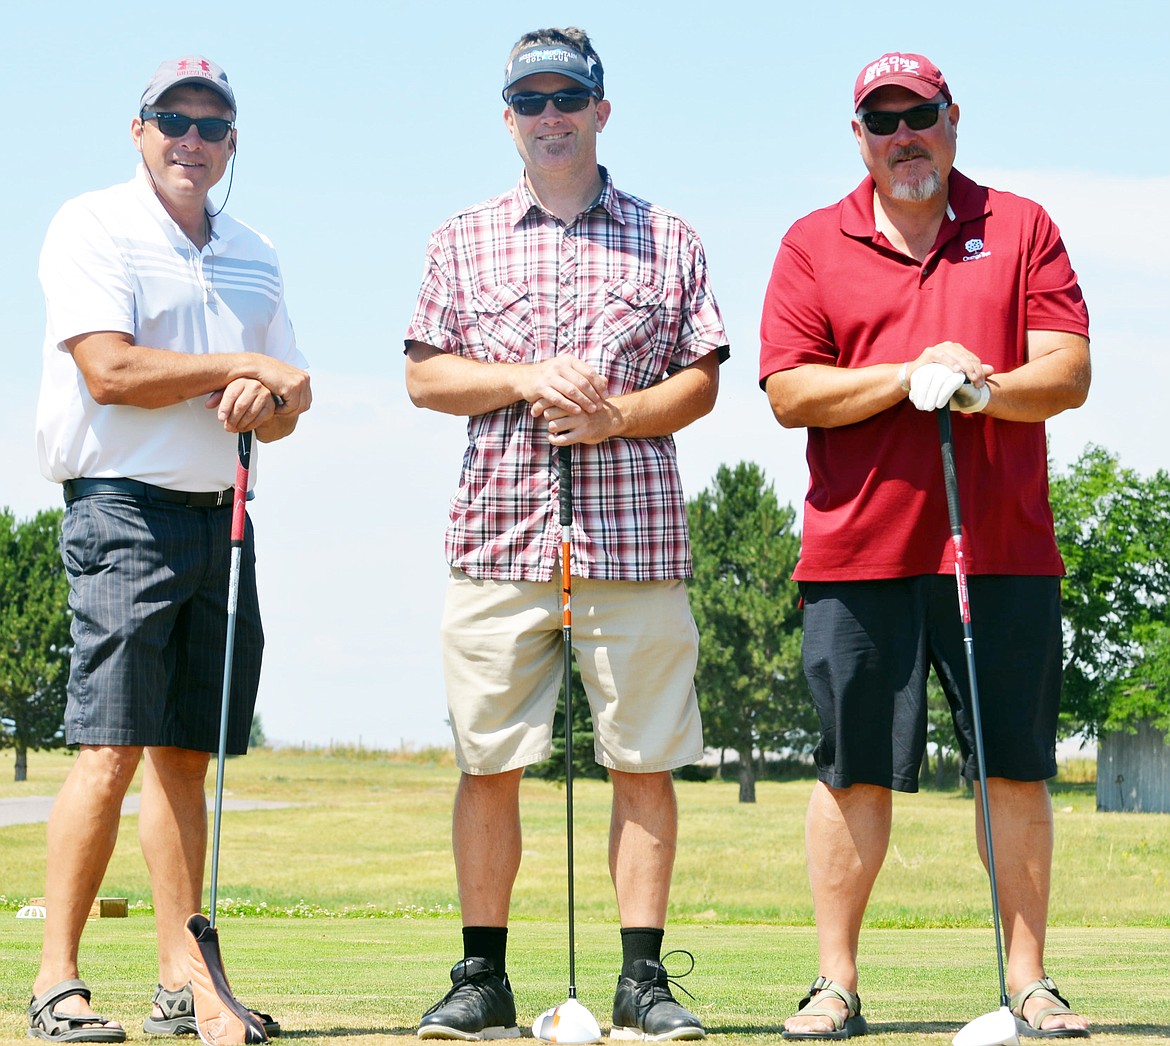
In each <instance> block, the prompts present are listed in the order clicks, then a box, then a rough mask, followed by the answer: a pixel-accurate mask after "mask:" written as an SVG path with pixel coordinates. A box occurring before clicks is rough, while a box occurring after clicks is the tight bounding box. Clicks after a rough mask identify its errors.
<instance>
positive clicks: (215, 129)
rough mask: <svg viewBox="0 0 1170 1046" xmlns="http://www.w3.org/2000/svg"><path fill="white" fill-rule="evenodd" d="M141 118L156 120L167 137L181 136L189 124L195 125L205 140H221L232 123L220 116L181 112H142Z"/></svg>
mask: <svg viewBox="0 0 1170 1046" xmlns="http://www.w3.org/2000/svg"><path fill="white" fill-rule="evenodd" d="M142 119H143V120H157V121H158V129H159V130H160V131H161V132H162V133H163V134H165V135H166V136H167V137H168V138H182V137H183V135H185V134H186V133H187V132H188V131H189V130H191V125H192V124H194V125H195V129H196V131H198V132H199V137H200V138H202V139H203V140H204V141H205V142H222V141H223V140H224V139H225V138H226V137H227V136H228V131H230V130H231V129H232V127H233V126H235V125H234V123H233V121H231V120H225V119H224V118H223V117H222V116H201V117H199V118H198V119H196V118H195V117H194V116H184V115H183V114H182V113H145V112H144V113H143V114H142Z"/></svg>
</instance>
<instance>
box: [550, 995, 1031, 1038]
mask: <svg viewBox="0 0 1170 1046" xmlns="http://www.w3.org/2000/svg"><path fill="white" fill-rule="evenodd" d="M1013 1027H1014V1025H1013ZM532 1034H533V1035H535V1036H536V1037H537V1038H538V1039H543V1040H544V1041H545V1042H600V1041H601V1028H600V1027H598V1024H597V1020H596V1018H594V1016H593V1014H591V1013H590V1012H589V1011H588V1010H587V1009H585V1007H584V1006H582V1005H581V1004H580V1003H579V1002H578V1001H577V1000H576V999H568V1000H566V1001H565V1002H562V1003H561V1004H560V1006H554V1007H553V1008H552V1009H551V1010H545V1011H544V1013H542V1014H541V1015H540V1016H539V1017H537V1018H536V1020H535V1021H533V1022H532Z"/></svg>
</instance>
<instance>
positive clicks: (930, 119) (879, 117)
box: [861, 102, 951, 137]
mask: <svg viewBox="0 0 1170 1046" xmlns="http://www.w3.org/2000/svg"><path fill="white" fill-rule="evenodd" d="M950 104H951V103H950V102H929V103H928V104H926V105H916V106H915V107H914V108H913V109H903V110H902V112H900V113H895V112H885V111H883V110H881V109H875V110H874V111H873V112H870V113H862V114H861V122H862V123H863V124H865V129H866V130H867V131H869V133H870V134H876V135H880V136H882V137H885V136H886V135H888V134H893V133H894V132H895V131H896V130H897V129H898V124H899V123H901V122H902V121H903V120H905V121H906V126H907V127H909V128H910V130H912V131H925V130H926V129H927V128H928V127H933V126H934V125H935V124H936V123H938V114H939V113H941V112H942V111H943V110H944V109H945V108H947V106H949V105H950Z"/></svg>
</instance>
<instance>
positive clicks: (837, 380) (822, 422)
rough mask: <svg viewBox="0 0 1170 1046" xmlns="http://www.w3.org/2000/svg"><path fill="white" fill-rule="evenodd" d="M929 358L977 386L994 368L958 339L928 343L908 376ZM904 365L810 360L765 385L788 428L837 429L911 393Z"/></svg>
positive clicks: (908, 366)
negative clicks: (851, 364)
mask: <svg viewBox="0 0 1170 1046" xmlns="http://www.w3.org/2000/svg"><path fill="white" fill-rule="evenodd" d="M924 363H941V364H943V365H944V366H948V367H951V368H952V369H954V370H955V371H962V372H963V373H964V374H966V375H967V377H968V379H969V380H970V381H971V382H972V383H974V384H975V385H983V384H984V382H985V381H986V380H987V377H988V375H989V374H991V372H992V369H993V368H991V367H989V366H987V365H986V364H983V363H981V362H980V361H979V357H978V356H976V355H975V354H974V353H973V352H971V351H970V350H969V349H967V348H965V347H964V346H962V345H960V344H959V343H958V342H955V341H943V342H939V343H938V344H937V345H928V346H927V347H926V348H925V349H923V350H922V352H920V353H919V354H918V358H917V359H914V360H907V361H906V364H905V367H906V372H905V379H906V381H907V382H909V380H910V377H911V375H913V373H914V372H915V371H916V370H917V369H918V368H919V367H921V366H922V365H923V364H924ZM901 371H902V364H898V363H875V364H873V365H872V366H870V367H830V366H829V365H827V364H822V363H806V364H805V365H804V366H802V367H794V368H793V369H792V370H786V371H777V372H776V373H775V374H770V375H768V379H767V381H766V382H765V383H764V389H765V391H766V392H767V393H768V401H769V402H770V403H771V404H772V413H773V414H775V415H776V420H777V421H778V422H780V424H781V425H783V426H784V427H785V428H786V429H795V428H810V427H811V428H819V429H831V428H836V427H838V426H840V425H853V424H855V423H857V422H859V421H865V419H866V418H872V417H873V416H874V415H875V414H880V413H881V412H882V411H883V410H886V409H888V408H889V407H892V406H894V404H896V403H898V402H899V401H901V400H903V399H905V398H906V396H907V395H908V393H907V392H906V390H905V389H903V388H902V384H901V381H900V378H901V377H902V374H901Z"/></svg>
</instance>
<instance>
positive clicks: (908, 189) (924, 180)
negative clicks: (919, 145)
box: [887, 148, 942, 203]
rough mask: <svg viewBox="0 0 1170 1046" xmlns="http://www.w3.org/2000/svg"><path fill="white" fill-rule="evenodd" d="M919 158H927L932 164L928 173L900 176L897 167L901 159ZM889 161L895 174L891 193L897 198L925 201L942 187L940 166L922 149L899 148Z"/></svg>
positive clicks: (931, 197)
mask: <svg viewBox="0 0 1170 1046" xmlns="http://www.w3.org/2000/svg"><path fill="white" fill-rule="evenodd" d="M918 158H921V159H923V160H926V161H927V162H928V163H929V164H930V170H929V171H927V172H926V174H923V175H919V176H917V177H906V176H902V177H899V176H898V172H897V168H898V164H899V162H900V161H903V160H914V159H918ZM887 163H888V166H889V168H890V172H891V174H893V175H894V180H893V183H892V184H891V186H890V195H891V196H892V197H893V198H894V199H895V200H902V201H904V202H906V203H923V202H924V201H926V200H930V199H933V198H934V197H935V196H937V195H938V193H939V191H940V190H941V189H942V175H941V174H939V170H938V167H936V166H935V164H934V161H933V160H932V159H931V157H930V154H929V153H926V152H924V151H923V150H921V149H915V148H907V149H899V150H898V151H897V152H895V153H892V154H891V155H890V158H889V160H888V161H887Z"/></svg>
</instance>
